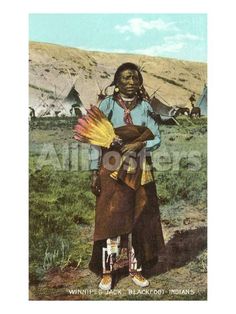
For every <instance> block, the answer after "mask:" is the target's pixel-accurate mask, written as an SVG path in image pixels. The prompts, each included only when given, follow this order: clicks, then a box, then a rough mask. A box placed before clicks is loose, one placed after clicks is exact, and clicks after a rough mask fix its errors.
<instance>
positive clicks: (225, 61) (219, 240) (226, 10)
mask: <svg viewBox="0 0 236 314" xmlns="http://www.w3.org/2000/svg"><path fill="white" fill-rule="evenodd" d="M232 3H233V1H232V2H230V1H224V2H219V1H214V2H213V1H206V0H204V1H203V0H198V1H189V0H188V1H177V0H173V1H168V0H164V1H149V0H145V1H142V2H141V1H140V2H139V4H137V3H135V2H134V1H129V2H128V1H123V0H120V1H119V2H118V1H111V0H110V1H95V0H94V1H91V0H90V1H88V0H87V1H79V0H76V1H70V0H65V1H61V0H57V1H55V0H47V1H45V2H44V1H39V0H38V1H32V0H31V1H27V0H21V1H17V0H16V1H11V0H9V1H8V2H7V3H4V5H3V4H2V3H1V6H2V8H1V15H2V16H1V49H0V50H1V61H2V62H1V66H2V68H3V71H1V75H2V82H1V86H2V95H1V96H2V99H1V114H2V119H1V135H2V136H1V148H2V150H1V166H2V171H3V174H2V173H1V179H2V185H1V187H2V188H4V192H3V193H2V198H1V214H3V217H1V232H2V235H1V240H3V241H2V242H3V243H2V245H1V253H2V254H1V264H2V263H3V265H1V273H2V275H1V290H2V291H1V294H0V295H1V300H2V302H1V306H2V308H5V311H4V312H7V313H11V312H12V313H16V312H19V311H20V312H21V311H22V312H23V313H40V314H41V313H42V311H43V312H44V311H45V310H46V312H49V311H50V312H52V311H56V312H59V313H61V312H71V311H73V310H75V311H79V312H80V313H81V312H82V311H83V310H85V311H86V310H87V308H88V306H89V307H90V306H91V307H92V309H91V310H95V311H96V312H97V311H99V310H101V311H110V310H111V311H112V312H114V313H116V312H117V313H118V312H119V313H120V311H125V312H126V311H135V312H139V311H140V312H143V311H145V312H148V311H159V312H160V311H166V310H168V311H171V312H172V313H173V312H175V313H187V312H190V311H191V313H199V312H200V311H201V312H202V311H203V313H208V312H209V311H211V310H213V311H217V312H218V310H219V312H222V311H224V312H225V313H227V312H228V310H229V309H230V308H231V307H232V308H234V306H233V301H234V287H233V283H234V281H233V278H232V275H233V269H234V267H235V259H234V258H233V256H232V255H233V253H232V252H233V251H234V248H235V244H234V243H232V242H230V240H232V239H233V238H234V237H235V234H233V230H234V224H235V219H234V218H235V216H234V215H235V210H236V209H235V204H234V203H233V202H232V203H231V202H230V201H231V199H232V197H233V196H234V194H235V182H234V181H233V178H232V179H230V176H231V174H232V170H233V169H232V165H234V163H235V155H234V152H233V151H232V147H233V146H234V142H235V140H234V139H231V138H230V135H232V134H235V130H234V129H233V127H234V125H235V122H234V120H235V114H234V113H235V110H233V109H232V108H231V106H230V104H232V103H235V99H234V98H235V96H234V89H235V88H234V84H235V83H234V82H235V78H234V72H235V69H236V67H235V56H236V53H235V48H233V46H232V42H233V41H234V34H233V29H235V16H234V12H235V10H234V7H233V5H232ZM43 12H45V13H87V12H88V13H208V16H209V58H208V60H209V100H210V106H209V116H210V118H209V126H210V131H209V156H210V158H209V184H210V186H209V228H210V232H209V242H210V245H209V249H210V250H209V251H210V257H209V301H207V302H204V301H192V302H187V301H183V302H178V301H166V302H157V301H153V302H150V301H149V302H147V301H146V302H142V301H141V302H139V301H136V302H128V301H126V302H118V301H117V302H115V303H114V302H112V303H110V302H109V305H108V303H104V302H101V301H99V302H95V301H93V302H88V301H86V302H71V301H60V302H56V301H50V302H46V301H40V302H37V301H33V302H32V301H31V302H29V301H28V282H27V279H26V278H28V268H27V260H28V243H27V239H28V213H27V211H28V208H27V205H28V192H27V189H28V162H27V160H28V147H27V144H28V143H27V142H28V126H27V125H28V110H27V107H28V106H27V103H28V94H27V92H28V90H27V85H28V84H27V83H28V66H27V60H28V29H27V28H28V14H29V13H43ZM10 104H11V105H12V106H14V116H13V117H12V116H10V117H9V105H10ZM5 188H7V189H6V191H5ZM3 303H4V304H3ZM118 305H119V306H118ZM150 307H151V308H150ZM87 311H88V310H87Z"/></svg>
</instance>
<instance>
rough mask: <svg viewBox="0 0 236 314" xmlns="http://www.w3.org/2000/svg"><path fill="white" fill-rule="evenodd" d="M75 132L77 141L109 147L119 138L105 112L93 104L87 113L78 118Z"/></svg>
mask: <svg viewBox="0 0 236 314" xmlns="http://www.w3.org/2000/svg"><path fill="white" fill-rule="evenodd" d="M74 132H75V135H74V138H75V139H76V140H77V141H80V142H83V143H89V144H93V145H98V146H102V147H106V148H109V147H110V146H111V144H112V142H113V141H114V140H118V137H117V135H116V134H115V131H114V129H113V126H112V124H111V123H110V122H109V121H108V120H107V117H106V116H105V115H104V113H103V112H101V111H100V110H99V109H98V108H97V107H96V106H93V105H91V108H90V109H87V114H86V115H84V116H82V118H80V119H78V122H77V124H76V126H75V128H74Z"/></svg>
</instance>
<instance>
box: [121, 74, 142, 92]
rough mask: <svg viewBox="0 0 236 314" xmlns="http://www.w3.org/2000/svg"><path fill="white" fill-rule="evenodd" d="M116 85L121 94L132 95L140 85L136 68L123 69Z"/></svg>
mask: <svg viewBox="0 0 236 314" xmlns="http://www.w3.org/2000/svg"><path fill="white" fill-rule="evenodd" d="M117 86H118V87H119V90H120V93H121V95H124V96H126V97H133V96H134V95H135V94H136V93H137V91H138V89H139V86H140V80H139V76H138V72H137V71H136V70H124V71H123V72H121V74H120V77H119V81H118V84H117Z"/></svg>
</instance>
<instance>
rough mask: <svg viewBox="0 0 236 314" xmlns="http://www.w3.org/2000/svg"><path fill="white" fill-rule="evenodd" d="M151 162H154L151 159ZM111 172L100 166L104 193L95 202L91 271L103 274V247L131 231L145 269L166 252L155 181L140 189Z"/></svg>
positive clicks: (136, 251) (102, 191) (140, 262)
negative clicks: (108, 240) (115, 176)
mask: <svg viewBox="0 0 236 314" xmlns="http://www.w3.org/2000/svg"><path fill="white" fill-rule="evenodd" d="M147 158H148V162H149V163H151V158H150V157H147ZM111 173H112V171H109V170H107V169H106V168H104V167H103V166H101V168H100V171H99V174H100V178H101V193H100V195H99V196H98V197H97V199H96V217H95V231H94V246H93V252H92V257H91V261H90V263H89V268H90V270H92V271H93V272H95V273H97V274H101V273H102V247H106V239H107V238H112V237H116V236H119V235H127V234H128V233H130V232H132V241H133V247H134V250H135V254H136V258H137V260H138V262H139V264H141V265H142V268H143V270H145V268H146V269H147V268H150V267H151V266H153V265H154V264H155V263H157V261H158V255H159V253H160V251H162V250H163V249H164V239H163V233H162V227H161V222H160V211H159V205H158V198H157V193H156V186H155V182H154V181H153V182H150V183H148V184H145V185H141V186H140V187H139V188H138V189H137V190H134V189H132V188H130V187H129V186H128V185H126V184H125V183H124V182H122V181H116V180H114V179H112V178H111V177H110V174H111Z"/></svg>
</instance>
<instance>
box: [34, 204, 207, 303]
mask: <svg viewBox="0 0 236 314" xmlns="http://www.w3.org/2000/svg"><path fill="white" fill-rule="evenodd" d="M170 209H171V211H176V213H177V216H176V217H175V216H174V215H173V214H171V216H169V217H168V213H169V212H170ZM162 213H163V215H162V216H163V219H162V225H163V231H164V237H165V243H166V251H165V254H164V255H163V256H160V259H159V262H158V264H157V265H156V266H155V267H154V268H153V269H151V270H150V273H149V274H147V275H148V277H149V281H150V286H149V287H147V288H143V289H142V288H139V287H137V286H135V284H134V283H133V282H132V281H131V278H130V277H129V275H128V273H127V271H126V270H124V271H123V272H122V273H121V272H120V273H116V274H114V278H113V281H114V287H113V290H111V291H110V292H104V291H101V290H100V289H98V284H99V280H100V278H99V277H98V276H96V275H95V274H93V273H92V272H90V271H89V270H88V269H87V268H84V269H80V268H78V269H76V268H74V267H67V268H66V269H64V270H60V269H59V268H58V269H52V270H50V271H49V272H48V273H47V274H46V276H45V278H44V280H43V281H42V282H41V283H40V284H38V285H33V286H31V287H30V294H29V299H30V300H206V299H207V250H206V248H207V228H206V221H207V216H206V208H204V206H203V205H199V206H187V205H186V204H184V203H180V204H178V205H176V206H175V208H174V207H172V208H170V207H168V206H166V207H163V208H162ZM171 217H175V218H171ZM89 229H90V230H86V232H91V233H92V228H91V227H89ZM84 231H85V230H84Z"/></svg>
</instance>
